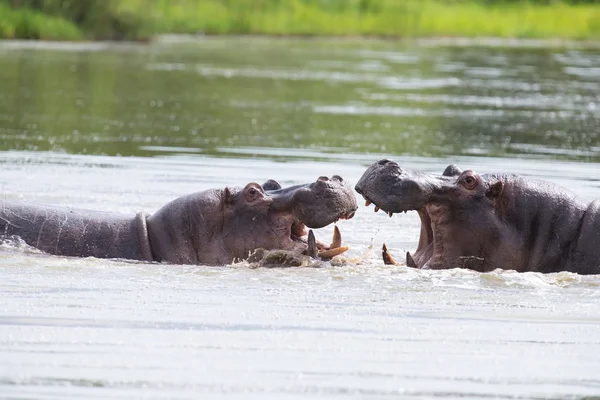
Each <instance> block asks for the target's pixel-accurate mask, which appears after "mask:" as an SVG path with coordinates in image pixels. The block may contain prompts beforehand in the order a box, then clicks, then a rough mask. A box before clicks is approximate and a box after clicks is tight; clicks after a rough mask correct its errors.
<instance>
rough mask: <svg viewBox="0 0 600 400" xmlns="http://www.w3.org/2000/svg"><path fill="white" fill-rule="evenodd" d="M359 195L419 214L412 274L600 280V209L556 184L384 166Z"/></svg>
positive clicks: (371, 172) (372, 170) (366, 179)
mask: <svg viewBox="0 0 600 400" xmlns="http://www.w3.org/2000/svg"><path fill="white" fill-rule="evenodd" d="M355 189H356V191H357V192H358V193H360V194H362V195H363V197H364V198H365V199H368V200H369V201H371V202H373V203H374V204H375V205H376V206H378V207H380V208H381V209H382V210H384V211H386V212H390V211H391V212H394V213H397V212H402V211H407V210H416V211H417V212H418V213H419V216H420V218H421V234H420V237H419V244H418V246H417V250H416V251H415V253H414V254H410V253H407V257H406V263H407V265H409V266H411V267H415V268H423V269H446V268H457V267H459V268H469V269H474V270H476V271H481V272H486V271H491V270H494V269H496V268H501V269H514V270H517V271H520V272H524V271H535V272H544V273H548V272H558V271H571V272H577V273H580V274H598V273H600V206H599V204H598V201H594V202H592V203H590V204H586V203H584V202H582V201H581V200H579V199H577V198H576V197H575V196H574V195H573V194H571V193H570V192H568V191H567V190H566V189H564V188H562V187H560V186H557V185H554V184H551V183H549V182H544V181H538V180H531V179H525V178H522V177H519V176H516V175H504V174H491V175H479V174H477V173H475V172H473V171H469V170H467V171H461V170H460V169H459V168H458V167H456V166H454V165H450V166H448V168H446V170H445V171H444V173H443V174H442V175H435V174H427V173H424V172H420V171H414V170H409V169H404V168H401V167H400V166H399V165H398V164H397V163H395V162H393V161H389V160H381V161H378V162H376V163H375V164H373V165H372V166H370V167H369V168H368V169H367V171H365V173H364V174H363V176H362V178H361V179H360V180H359V182H358V183H357V184H356V187H355Z"/></svg>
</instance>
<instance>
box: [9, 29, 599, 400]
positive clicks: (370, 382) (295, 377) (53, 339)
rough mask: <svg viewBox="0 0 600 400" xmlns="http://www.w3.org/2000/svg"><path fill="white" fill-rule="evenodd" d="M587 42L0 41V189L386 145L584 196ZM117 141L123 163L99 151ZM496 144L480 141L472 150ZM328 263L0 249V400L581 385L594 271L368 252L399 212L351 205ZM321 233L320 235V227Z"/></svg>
mask: <svg viewBox="0 0 600 400" xmlns="http://www.w3.org/2000/svg"><path fill="white" fill-rule="evenodd" d="M599 66H600V52H599V50H597V49H563V48H545V47H536V48H529V47H528V48H522V47H518V46H516V47H481V46H473V45H467V46H448V45H443V43H438V45H431V43H429V45H423V44H421V45H419V46H415V45H411V44H398V43H393V42H375V41H362V42H353V41H337V42H327V41H322V40H309V41H296V40H266V39H227V40H223V39H210V40H204V41H200V42H198V41H193V42H187V43H179V42H178V43H172V42H163V43H157V44H153V45H151V46H144V45H139V46H138V45H120V46H111V45H106V44H92V45H87V44H84V45H65V44H43V45H39V44H34V45H31V44H25V45H24V44H22V43H12V42H7V43H4V44H2V45H1V46H0V78H1V79H0V136H1V137H2V141H1V142H0V143H1V144H0V146H1V147H0V150H2V151H1V152H0V164H1V166H2V168H1V170H2V174H1V177H0V195H1V196H3V198H9V199H27V200H29V201H34V202H40V203H49V204H68V205H73V206H77V207H84V208H93V209H98V210H103V211H113V212H122V213H131V214H132V215H133V213H134V212H136V211H139V210H144V211H148V212H152V211H154V210H156V209H157V208H159V207H160V206H162V205H163V204H164V203H166V202H167V201H169V200H171V199H173V198H175V197H177V196H180V195H182V194H186V193H190V192H193V191H198V190H203V189H207V188H212V187H223V186H225V185H244V184H246V183H248V182H250V181H257V182H264V181H265V180H267V179H269V178H274V179H277V180H279V181H280V182H281V183H282V184H284V185H291V184H297V183H304V182H309V181H312V180H314V179H315V178H316V177H318V176H320V175H323V174H327V175H332V174H340V175H342V176H343V177H344V178H345V179H347V180H349V181H351V182H356V181H357V180H358V178H359V177H360V176H361V174H362V173H363V171H364V170H365V169H366V167H367V165H369V164H370V163H372V162H373V161H375V160H377V159H379V158H383V157H390V158H393V159H394V160H396V161H398V162H400V163H401V164H402V165H406V166H408V167H411V168H419V169H422V170H425V171H429V172H438V173H439V172H441V171H442V170H443V169H444V167H445V166H446V165H447V164H449V163H451V162H453V163H457V164H459V165H460V166H462V167H463V168H471V169H474V170H476V171H479V172H494V171H502V172H514V173H520V174H524V175H527V176H531V177H535V178H542V179H547V180H550V181H553V182H556V183H559V184H561V185H563V186H566V187H567V188H568V189H570V190H572V191H574V192H575V193H576V194H578V195H579V196H581V197H582V198H584V199H586V200H592V199H594V198H600V173H599V172H598V164H597V162H598V160H599V159H600V141H599V139H598V134H599V132H600V129H599V127H600V123H599V117H600V108H599V106H600V97H599V96H600V95H599V93H600V90H598V89H599V86H600V75H599V70H598V67H599ZM117 155H122V156H123V157H117ZM490 156H494V157H490ZM339 227H340V228H341V231H342V236H343V240H344V244H346V245H348V246H350V251H349V252H348V254H347V257H346V263H345V264H344V265H333V266H327V267H325V268H320V269H311V268H288V269H279V270H277V269H274V270H266V269H250V268H248V267H247V265H246V264H244V263H240V264H236V265H233V266H227V267H215V266H173V265H158V264H146V263H138V262H125V261H111V260H97V259H73V258H65V257H55V256H48V255H45V254H41V253H39V252H36V251H35V250H32V249H30V248H27V247H22V246H15V245H14V244H9V245H7V244H4V245H1V246H0V398H11V399H66V398H77V399H79V398H113V399H114V398H122V399H131V398H178V399H179V398H182V399H183V398H190V399H191V398H221V397H228V398H260V399H263V398H273V399H283V398H309V397H310V398H313V397H318V398H368V399H375V398H378V399H379V398H448V399H452V398H465V397H467V398H490V397H499V398H583V397H586V396H594V395H596V396H597V395H598V394H600V372H598V371H600V368H599V366H600V357H599V356H598V354H600V311H599V310H600V290H599V286H600V279H599V278H598V277H597V276H579V275H576V274H570V273H558V274H548V275H542V274H537V273H525V274H518V273H515V272H512V271H495V272H492V273H487V274H479V273H475V272H471V271H466V270H449V271H418V270H411V269H408V268H406V267H403V266H393V267H391V266H384V265H383V263H382V262H381V260H380V254H379V252H380V247H381V243H382V242H386V243H387V244H388V247H390V250H391V251H392V253H393V254H394V255H395V256H396V258H398V259H402V258H403V257H402V255H401V254H402V252H403V251H406V250H410V251H412V250H414V249H415V248H416V243H417V237H418V232H419V221H418V217H417V216H416V214H415V213H409V214H406V215H404V214H403V215H396V216H394V217H393V218H391V219H390V218H389V217H388V216H387V215H384V214H383V213H378V214H375V213H373V211H372V207H371V208H369V209H367V208H365V207H362V206H361V207H360V209H359V211H358V212H357V214H356V216H355V217H354V218H353V219H351V220H349V221H342V222H340V223H339ZM331 232H332V227H327V228H324V229H321V230H318V231H317V237H318V238H321V239H322V240H324V241H326V240H327V239H328V238H329V236H330V235H331Z"/></svg>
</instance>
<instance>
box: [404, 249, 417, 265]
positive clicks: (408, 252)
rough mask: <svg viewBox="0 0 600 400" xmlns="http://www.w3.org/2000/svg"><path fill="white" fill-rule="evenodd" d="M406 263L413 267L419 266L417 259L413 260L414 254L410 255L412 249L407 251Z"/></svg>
mask: <svg viewBox="0 0 600 400" xmlns="http://www.w3.org/2000/svg"><path fill="white" fill-rule="evenodd" d="M406 265H407V266H409V267H411V268H419V267H417V263H416V262H415V260H413V258H412V256H411V255H410V251H407V252H406Z"/></svg>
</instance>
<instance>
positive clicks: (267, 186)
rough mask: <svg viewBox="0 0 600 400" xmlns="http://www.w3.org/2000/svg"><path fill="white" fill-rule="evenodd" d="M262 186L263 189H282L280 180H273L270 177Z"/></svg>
mask: <svg viewBox="0 0 600 400" xmlns="http://www.w3.org/2000/svg"><path fill="white" fill-rule="evenodd" d="M262 187H263V190H278V189H281V185H280V184H279V182H277V181H276V180H273V179H269V180H268V181H266V182H265V183H263V185H262Z"/></svg>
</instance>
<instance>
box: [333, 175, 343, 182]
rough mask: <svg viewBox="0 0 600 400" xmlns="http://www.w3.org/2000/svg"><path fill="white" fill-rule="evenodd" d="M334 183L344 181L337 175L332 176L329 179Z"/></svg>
mask: <svg viewBox="0 0 600 400" xmlns="http://www.w3.org/2000/svg"><path fill="white" fill-rule="evenodd" d="M331 178H332V179H333V180H334V181H340V182H344V179H343V178H342V177H341V176H339V175H334V176H332V177H331Z"/></svg>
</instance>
